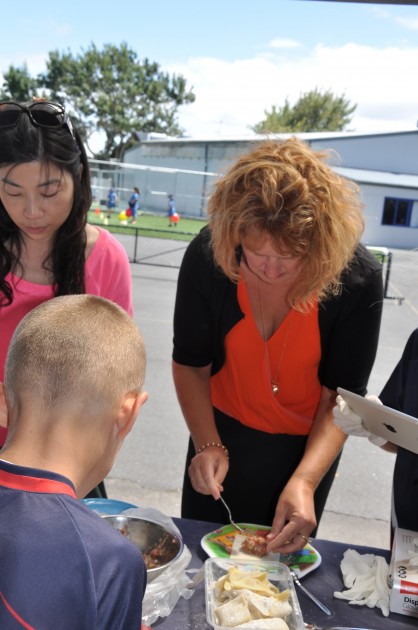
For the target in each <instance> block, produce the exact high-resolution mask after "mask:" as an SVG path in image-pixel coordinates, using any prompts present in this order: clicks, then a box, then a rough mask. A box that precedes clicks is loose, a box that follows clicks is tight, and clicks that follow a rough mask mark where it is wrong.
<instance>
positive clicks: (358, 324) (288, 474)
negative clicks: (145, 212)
mask: <svg viewBox="0 0 418 630" xmlns="http://www.w3.org/2000/svg"><path fill="white" fill-rule="evenodd" d="M327 157H328V155H327V153H326V152H315V151H313V150H312V149H311V148H310V147H309V146H308V145H307V144H305V143H303V142H302V141H300V140H298V139H297V138H295V137H292V138H290V139H288V140H286V141H282V142H277V141H267V142H264V143H262V144H260V145H259V146H257V147H256V148H254V149H253V150H252V151H250V152H249V153H247V154H246V155H243V156H242V157H240V158H239V159H238V160H237V162H236V163H235V164H234V165H233V166H232V167H231V168H230V170H229V172H227V173H226V175H225V176H223V177H222V178H220V179H219V181H218V182H217V184H216V186H215V189H214V192H213V194H212V196H211V198H210V201H209V206H208V214H209V225H208V226H207V227H206V228H204V229H203V230H202V231H201V232H200V234H199V235H198V236H197V237H196V238H195V239H194V240H193V241H192V243H191V244H190V245H189V247H188V249H187V252H186V254H185V256H184V259H183V263H182V267H181V270H180V274H179V281H178V289H177V298H176V307H175V315H174V350H173V375H174V382H175V385H176V390H177V395H178V399H179V402H180V405H181V408H182V411H183V415H184V417H185V420H186V423H187V425H188V427H189V430H190V433H191V440H190V444H189V451H188V455H187V463H186V472H185V478H184V485H183V500H182V516H183V517H186V518H196V519H200V520H208V521H214V522H223V521H224V520H225V516H226V515H225V513H224V512H223V511H222V506H221V504H220V502H219V501H214V499H219V497H220V494H221V492H223V493H224V497H225V500H226V501H227V503H228V504H229V505H230V507H231V510H232V514H233V516H234V518H235V520H237V521H242V522H247V523H248V522H249V523H257V524H264V525H272V532H271V534H270V535H269V547H268V549H269V550H272V551H280V552H282V553H290V552H292V551H295V550H297V549H299V548H301V547H303V546H304V545H305V544H306V541H307V539H308V537H309V535H310V534H312V533H313V532H315V529H316V527H317V526H318V524H319V521H320V518H321V514H322V512H323V509H324V506H325V501H326V498H327V495H328V492H329V490H330V488H331V484H332V480H333V477H334V474H335V470H336V468H337V465H338V459H339V455H340V452H341V449H342V447H343V444H344V440H345V436H344V434H343V433H342V432H341V431H340V430H339V429H338V428H337V427H336V426H335V425H334V424H333V421H332V408H333V406H334V401H335V398H336V389H337V387H338V386H341V387H345V388H346V389H351V390H352V391H356V392H358V393H360V394H364V393H365V392H366V386H367V381H368V378H369V375H370V371H371V369H372V366H373V363H374V359H375V355H376V349H377V342H378V335H379V327H380V318H381V312H382V304H383V287H382V273H381V266H380V265H379V264H378V263H377V262H376V261H375V260H374V258H373V257H372V256H371V255H370V254H369V253H368V252H367V250H366V248H364V247H363V246H362V245H361V244H360V238H361V235H362V232H363V228H364V219H363V210H362V203H361V201H360V198H359V192H358V189H357V187H356V186H355V185H354V184H353V183H351V182H349V181H347V180H345V179H344V178H342V177H339V176H338V175H337V174H336V173H335V171H333V169H332V168H331V167H330V166H329V165H328V163H327Z"/></svg>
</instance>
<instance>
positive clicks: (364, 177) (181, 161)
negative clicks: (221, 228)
mask: <svg viewBox="0 0 418 630" xmlns="http://www.w3.org/2000/svg"><path fill="white" fill-rule="evenodd" d="M290 135H291V134H280V135H277V136H274V137H275V138H278V139H284V138H287V137H289V136H290ZM296 135H297V136H298V137H299V138H301V139H302V140H304V141H306V142H308V143H309V144H310V145H311V146H312V147H313V148H314V149H332V150H334V151H336V153H337V155H338V156H339V158H338V157H336V159H334V160H333V162H332V166H333V168H335V170H336V171H337V172H338V173H339V174H341V175H342V176H344V177H347V178H348V179H351V180H353V181H355V182H356V183H357V184H358V185H359V186H360V189H361V192H362V197H363V201H364V204H365V215H366V230H365V233H364V237H363V239H362V240H363V242H364V243H365V244H366V245H370V246H379V247H393V248H405V249H413V248H416V247H418V130H412V131H398V132H392V133H369V134H360V133H353V132H329V133H326V132H323V133H304V134H296ZM263 139H264V137H262V136H257V137H255V138H252V139H247V138H246V139H242V140H228V139H222V140H198V139H185V138H164V139H161V137H159V138H157V139H152V135H151V137H150V138H149V139H146V140H145V141H142V142H140V143H139V144H138V145H137V146H135V147H133V148H132V149H130V150H128V151H127V152H126V153H125V156H124V162H128V163H131V164H137V165H138V167H139V169H140V170H138V171H137V172H136V180H135V181H137V182H138V181H139V184H138V183H136V184H132V185H139V186H141V190H142V199H143V203H144V205H145V206H146V207H148V208H150V209H152V210H154V211H164V209H165V208H166V205H167V203H166V195H167V194H168V193H174V194H175V197H176V200H177V206H178V210H179V211H180V212H181V213H183V214H184V215H189V216H200V217H204V216H205V205H206V199H207V196H208V194H210V190H211V187H212V185H213V183H214V181H216V177H217V174H219V173H222V172H223V171H224V170H225V169H226V168H227V167H228V165H229V164H231V163H232V162H233V161H234V160H235V159H236V158H237V156H238V155H239V154H240V153H243V152H245V151H247V150H249V149H250V148H251V146H253V145H254V143H256V142H260V141H262V140H263ZM139 165H142V170H141V166H139ZM144 165H146V167H147V168H144Z"/></svg>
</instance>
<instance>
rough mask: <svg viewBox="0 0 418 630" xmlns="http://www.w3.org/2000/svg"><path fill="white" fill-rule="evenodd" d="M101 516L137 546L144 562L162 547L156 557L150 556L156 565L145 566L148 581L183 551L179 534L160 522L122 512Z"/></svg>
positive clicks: (169, 564)
mask: <svg viewBox="0 0 418 630" xmlns="http://www.w3.org/2000/svg"><path fill="white" fill-rule="evenodd" d="M102 518H103V519H104V520H105V521H107V522H108V523H109V524H110V525H112V526H113V527H114V528H115V529H118V530H119V531H120V532H121V534H122V535H123V536H125V537H126V538H127V539H128V540H130V541H131V542H133V543H134V544H135V545H136V546H137V547H138V548H139V550H140V551H141V553H142V555H143V556H144V560H145V563H146V564H148V563H149V561H150V560H151V558H152V555H153V553H154V554H157V551H158V550H160V549H162V553H161V554H159V553H158V554H157V557H156V558H155V557H154V558H152V560H155V562H158V566H155V567H153V568H147V576H148V582H152V580H155V578H156V577H157V576H158V575H160V574H161V573H162V572H163V571H165V570H166V569H167V568H168V567H169V566H171V565H173V564H174V563H175V562H176V560H177V559H178V558H179V557H180V555H181V553H182V551H183V540H182V538H181V536H180V534H177V533H176V532H174V531H171V530H170V529H168V528H167V527H164V526H163V525H161V524H160V523H156V522H154V521H149V520H145V519H142V518H139V517H137V516H129V515H123V514H118V515H115V516H111V515H103V516H102Z"/></svg>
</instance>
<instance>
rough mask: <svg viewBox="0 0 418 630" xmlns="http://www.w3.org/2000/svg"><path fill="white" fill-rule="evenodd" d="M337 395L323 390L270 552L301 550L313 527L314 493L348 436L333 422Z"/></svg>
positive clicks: (279, 512)
mask: <svg viewBox="0 0 418 630" xmlns="http://www.w3.org/2000/svg"><path fill="white" fill-rule="evenodd" d="M336 395H337V393H336V392H334V391H332V390H329V389H327V388H326V387H323V388H322V393H321V399H320V401H319V405H318V409H317V412H316V414H315V418H314V421H313V425H312V429H311V432H310V434H309V437H308V441H307V444H306V448H305V453H304V456H303V458H302V459H301V461H300V463H299V465H298V466H297V468H296V469H295V471H294V473H293V475H292V476H291V478H290V479H289V481H288V483H287V484H286V486H285V488H284V489H283V491H282V493H281V495H280V497H279V500H278V503H277V508H276V513H275V517H274V520H273V527H272V531H271V534H270V535H269V539H270V543H269V546H268V549H269V551H280V552H282V553H291V552H292V551H296V550H297V549H301V548H302V547H304V545H305V544H306V539H307V538H308V537H309V534H310V533H311V532H312V530H313V529H315V527H316V518H315V508H314V493H315V490H316V488H317V487H318V485H319V483H320V481H321V480H322V478H323V477H324V475H325V473H326V472H327V471H328V469H329V468H330V466H331V465H332V463H333V462H334V460H335V458H336V457H337V455H338V454H339V452H340V451H341V449H342V447H343V445H344V442H345V440H346V439H347V436H346V435H344V433H343V432H342V431H340V429H339V428H338V427H336V426H335V425H334V423H333V415H332V409H333V407H334V405H335V398H336Z"/></svg>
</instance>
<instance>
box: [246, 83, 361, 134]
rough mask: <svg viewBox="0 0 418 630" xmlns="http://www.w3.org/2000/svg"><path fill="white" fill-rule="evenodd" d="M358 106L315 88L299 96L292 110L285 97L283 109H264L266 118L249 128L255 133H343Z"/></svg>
mask: <svg viewBox="0 0 418 630" xmlns="http://www.w3.org/2000/svg"><path fill="white" fill-rule="evenodd" d="M356 107H357V105H352V104H351V103H350V101H348V100H347V99H346V98H345V96H344V95H342V96H336V95H335V94H333V93H332V92H331V91H330V90H327V91H325V92H321V91H320V90H318V89H315V90H311V91H310V92H305V93H304V94H302V95H301V96H300V97H299V99H298V101H297V102H296V103H295V105H294V106H293V107H292V106H291V105H290V103H289V101H288V99H287V98H286V100H285V103H284V105H283V106H282V107H279V108H278V109H277V108H276V106H275V105H273V106H272V108H271V110H270V111H267V110H265V111H264V114H265V119H264V120H262V121H261V122H259V123H257V124H256V125H254V126H253V127H251V128H252V130H253V131H255V132H256V133H284V132H291V133H293V132H304V131H342V130H343V129H345V127H346V126H347V125H348V124H349V123H350V122H351V119H352V115H353V113H354V111H355V109H356Z"/></svg>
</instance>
